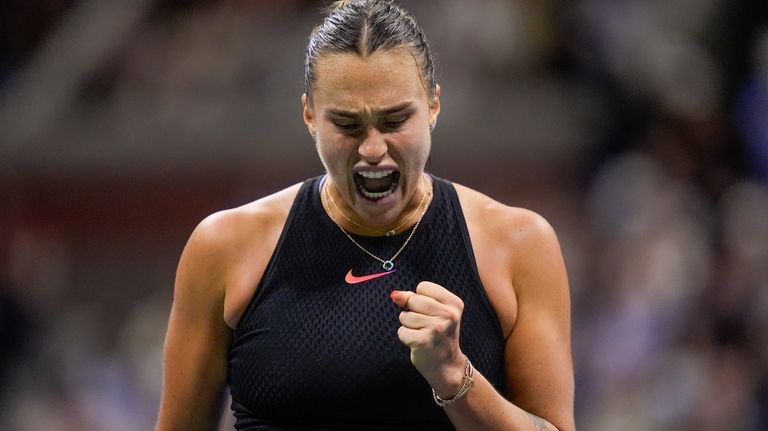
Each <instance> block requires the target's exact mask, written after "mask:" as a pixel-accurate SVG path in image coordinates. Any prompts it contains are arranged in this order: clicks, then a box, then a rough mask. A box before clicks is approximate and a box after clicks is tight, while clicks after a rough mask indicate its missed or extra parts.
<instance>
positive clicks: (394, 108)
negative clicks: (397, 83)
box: [327, 102, 413, 118]
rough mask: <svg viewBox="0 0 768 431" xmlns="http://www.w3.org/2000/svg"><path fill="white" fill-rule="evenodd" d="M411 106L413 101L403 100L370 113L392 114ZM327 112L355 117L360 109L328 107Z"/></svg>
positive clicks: (339, 115)
mask: <svg viewBox="0 0 768 431" xmlns="http://www.w3.org/2000/svg"><path fill="white" fill-rule="evenodd" d="M412 106H413V102H405V103H401V104H399V105H395V106H390V107H387V108H384V109H374V110H373V112H372V114H373V115H389V114H394V113H397V112H400V111H404V110H406V109H408V108H410V107H412ZM327 112H328V115H335V116H337V117H345V118H357V117H359V116H360V115H361V114H360V111H345V110H343V109H329V110H328V111H327Z"/></svg>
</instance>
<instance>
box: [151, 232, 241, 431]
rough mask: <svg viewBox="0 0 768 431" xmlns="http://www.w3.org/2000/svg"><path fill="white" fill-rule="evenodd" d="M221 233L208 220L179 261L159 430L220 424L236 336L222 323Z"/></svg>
mask: <svg viewBox="0 0 768 431" xmlns="http://www.w3.org/2000/svg"><path fill="white" fill-rule="evenodd" d="M219 230H220V227H219V226H217V223H216V220H215V217H214V218H209V219H206V220H205V221H204V222H203V223H201V224H200V226H198V227H197V229H195V232H193V234H192V236H191V237H190V239H189V241H188V243H187V245H186V247H185V249H184V252H183V253H182V256H181V259H180V262H179V266H178V270H177V274H176V283H175V287H174V298H173V307H172V309H171V315H170V320H169V323H168V333H167V335H166V341H165V361H164V372H163V395H162V401H161V405H160V415H159V418H158V423H157V427H156V430H157V431H170V430H214V429H216V427H217V425H218V421H219V417H220V415H221V410H222V404H223V400H224V389H225V387H226V381H227V369H228V364H227V349H228V347H229V343H230V340H231V335H232V331H231V330H230V329H229V327H228V326H227V325H226V324H225V323H224V318H223V307H224V294H225V282H224V281H225V280H224V273H225V269H224V266H223V265H222V263H223V261H224V258H225V257H226V256H225V254H224V253H222V251H221V250H222V248H223V247H222V245H221V244H220V243H221V240H220V239H219V236H218V233H219V232H218V231H219Z"/></svg>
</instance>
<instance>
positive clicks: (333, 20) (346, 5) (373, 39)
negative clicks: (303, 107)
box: [304, 0, 436, 103]
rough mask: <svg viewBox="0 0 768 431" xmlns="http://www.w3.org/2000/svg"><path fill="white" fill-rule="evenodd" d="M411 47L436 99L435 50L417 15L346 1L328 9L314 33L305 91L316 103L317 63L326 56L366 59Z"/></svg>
mask: <svg viewBox="0 0 768 431" xmlns="http://www.w3.org/2000/svg"><path fill="white" fill-rule="evenodd" d="M399 47H405V48H408V49H409V50H410V51H411V53H412V54H413V56H414V57H415V58H416V60H417V64H418V67H419V69H420V72H421V77H422V79H423V82H424V84H425V86H426V90H427V95H428V96H429V98H434V97H435V91H436V90H435V70H434V69H435V68H434V59H433V57H432V51H431V49H430V45H429V42H428V41H427V38H426V36H425V35H424V31H423V30H422V28H421V27H420V26H419V25H418V24H417V23H416V20H415V19H414V18H413V16H412V15H411V14H410V13H408V12H407V11H405V10H404V9H403V8H401V7H400V6H398V5H396V4H394V3H393V2H392V1H390V0H342V1H336V2H334V3H333V4H331V6H330V7H329V9H328V13H327V15H326V16H325V19H324V20H323V21H322V22H321V23H320V24H319V25H318V26H317V27H315V28H314V29H313V30H312V34H311V35H310V36H309V43H308V44H307V53H306V57H305V59H304V90H305V93H306V95H307V99H308V100H309V102H310V103H311V102H312V85H313V83H314V82H315V78H316V76H315V68H316V65H317V60H318V59H319V58H320V57H321V56H322V55H323V54H331V53H335V54H344V53H347V54H357V55H359V56H361V57H363V58H365V57H367V56H369V55H371V54H373V53H375V52H377V51H380V50H386V49H394V48H399Z"/></svg>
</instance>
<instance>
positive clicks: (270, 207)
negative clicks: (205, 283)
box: [179, 183, 301, 281]
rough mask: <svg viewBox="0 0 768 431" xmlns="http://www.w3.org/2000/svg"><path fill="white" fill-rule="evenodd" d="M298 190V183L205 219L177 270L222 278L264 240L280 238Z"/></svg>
mask: <svg viewBox="0 0 768 431" xmlns="http://www.w3.org/2000/svg"><path fill="white" fill-rule="evenodd" d="M300 187H301V183H299V184H295V185H293V186H291V187H288V188H286V189H283V190H280V191H279V192H277V193H274V194H271V195H268V196H265V197H263V198H260V199H258V200H256V201H253V202H250V203H248V204H245V205H242V206H239V207H236V208H231V209H226V210H222V211H218V212H216V213H213V214H211V215H209V216H207V217H206V218H204V219H203V220H202V221H201V222H200V223H199V224H198V225H197V227H195V229H194V231H193V232H192V234H191V235H190V237H189V240H188V241H187V244H186V246H185V248H184V252H183V253H182V258H181V261H180V263H179V270H180V271H182V270H188V271H189V272H192V273H196V274H199V273H205V276H206V278H207V277H215V278H217V279H221V277H223V276H224V275H225V274H226V273H227V272H228V271H230V270H231V269H232V267H233V266H236V265H237V263H238V262H239V261H241V260H242V259H243V258H244V257H246V256H248V255H249V254H251V253H252V252H257V251H258V250H256V249H258V247H259V245H260V244H262V243H263V240H264V239H265V238H269V237H273V236H275V235H276V234H277V235H279V232H280V230H281V229H282V226H283V224H284V223H285V220H286V218H287V217H288V214H289V212H290V209H291V206H292V205H293V201H294V199H295V197H296V194H297V193H298V191H299V188H300ZM222 281H223V280H222Z"/></svg>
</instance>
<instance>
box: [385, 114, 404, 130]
mask: <svg viewBox="0 0 768 431" xmlns="http://www.w3.org/2000/svg"><path fill="white" fill-rule="evenodd" d="M408 118H409V117H402V118H399V119H393V120H387V121H384V122H382V123H381V127H382V131H386V132H393V131H397V130H398V129H400V128H401V127H402V126H403V124H405V122H406V121H408Z"/></svg>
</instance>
